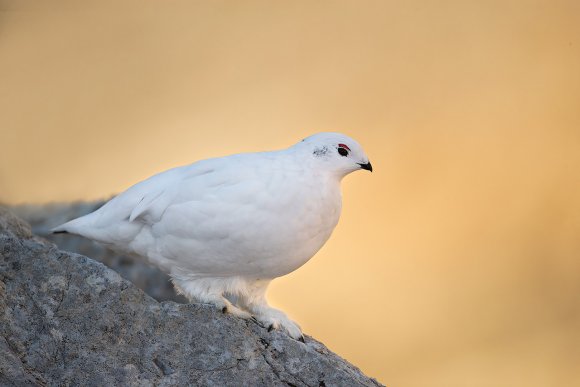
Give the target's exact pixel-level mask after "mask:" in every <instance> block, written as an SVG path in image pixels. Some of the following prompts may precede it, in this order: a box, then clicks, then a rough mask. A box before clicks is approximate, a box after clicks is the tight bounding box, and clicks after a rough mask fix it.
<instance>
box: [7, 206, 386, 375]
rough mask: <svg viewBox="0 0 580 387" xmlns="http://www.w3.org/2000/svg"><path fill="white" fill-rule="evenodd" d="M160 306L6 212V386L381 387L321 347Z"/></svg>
mask: <svg viewBox="0 0 580 387" xmlns="http://www.w3.org/2000/svg"><path fill="white" fill-rule="evenodd" d="M305 341H306V342H305V343H302V342H299V341H295V340H293V339H291V338H290V337H289V336H287V335H286V334H285V333H283V332H279V331H272V332H268V331H267V330H266V329H264V328H263V327H261V326H259V325H257V324H256V323H255V322H253V321H245V320H241V319H238V318H236V317H233V316H231V315H224V314H222V313H221V312H220V311H218V310H216V309H215V308H213V307H211V306H209V305H204V304H178V303H175V302H171V301H167V302H161V303H159V302H157V301H156V300H154V299H153V298H151V297H149V296H148V295H146V294H145V293H143V292H142V291H141V290H139V289H138V288H136V287H135V286H133V284H131V283H130V282H129V281H126V280H124V279H123V278H121V277H120V276H119V275H118V274H117V273H116V272H115V271H113V270H110V269H108V268H107V267H106V266H104V265H103V264H101V263H98V262H95V261H93V260H92V259H90V258H87V257H85V256H82V255H78V254H74V253H69V252H65V251H62V250H59V249H58V248H57V247H56V246H55V245H53V244H51V243H49V242H46V241H45V240H43V239H41V238H39V237H35V236H33V235H32V233H31V231H30V228H29V227H28V225H26V224H25V223H23V222H22V221H20V220H19V219H18V218H16V217H15V216H13V215H10V214H9V213H7V212H6V211H5V210H3V209H0V385H2V386H4V385H15V386H21V385H22V386H24V385H40V386H45V385H82V386H102V385H122V386H148V385H151V386H152V385H156V386H157V385H159V386H173V385H196V386H241V385H244V386H378V385H380V384H379V383H378V382H376V381H375V380H374V379H370V378H368V377H366V376H364V375H363V374H362V373H361V372H360V371H359V370H358V369H357V368H356V367H354V366H352V365H351V364H349V363H347V362H346V361H345V360H343V359H341V358H340V357H338V356H336V355H335V354H333V353H332V352H330V351H329V350H328V349H327V348H326V347H325V346H324V345H322V344H321V343H319V342H317V341H316V340H314V339H312V338H309V337H306V340H305Z"/></svg>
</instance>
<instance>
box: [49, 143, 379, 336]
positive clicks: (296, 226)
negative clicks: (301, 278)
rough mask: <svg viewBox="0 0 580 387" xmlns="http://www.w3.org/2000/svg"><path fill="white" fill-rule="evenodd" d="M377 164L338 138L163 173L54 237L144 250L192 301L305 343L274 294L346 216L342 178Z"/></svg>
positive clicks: (137, 251) (141, 252)
mask: <svg viewBox="0 0 580 387" xmlns="http://www.w3.org/2000/svg"><path fill="white" fill-rule="evenodd" d="M360 169H366V170H369V171H372V166H371V163H370V162H369V159H368V157H367V156H366V155H365V153H364V151H363V149H362V147H361V146H360V145H359V144H358V143H357V142H356V141H354V140H353V139H351V138H349V137H347V136H345V135H343V134H339V133H318V134H315V135H313V136H310V137H308V138H306V139H304V140H302V141H301V142H299V143H297V144H295V145H293V146H291V147H289V148H287V149H283V150H279V151H272V152H259V153H243V154H235V155H231V156H226V157H220V158H212V159H207V160H202V161H198V162H195V163H193V164H190V165H187V166H183V167H178V168H173V169H170V170H168V171H165V172H162V173H159V174H157V175H154V176H152V177H150V178H149V179H146V180H144V181H142V182H140V183H137V184H135V185H134V186H132V187H130V188H129V189H127V190H126V191H125V192H123V193H121V194H119V195H118V196H116V197H114V198H113V199H111V200H110V201H109V202H107V203H106V204H105V205H103V206H102V207H101V208H99V209H98V210H96V211H94V212H92V213H90V214H88V215H85V216H82V217H80V218H77V219H73V220H71V221H69V222H67V223H65V224H63V225H61V226H58V227H56V228H54V229H53V230H52V231H53V232H56V233H59V232H65V233H66V232H68V233H73V234H78V235H81V236H83V237H86V238H89V239H92V240H95V241H98V242H101V243H103V244H105V245H107V246H109V247H111V248H112V249H114V250H120V251H123V252H125V253H130V254H136V255H139V256H141V257H144V258H146V259H147V260H148V261H149V262H150V263H152V264H153V265H155V266H157V267H159V268H160V269H161V270H163V271H165V272H166V273H168V274H169V275H170V277H171V279H172V281H173V284H174V285H175V287H176V289H177V291H178V292H180V293H182V294H184V295H185V296H186V297H187V298H188V299H189V300H192V301H193V300H196V301H200V302H204V303H210V304H213V305H215V306H216V307H218V308H220V309H222V310H223V311H224V312H225V311H227V312H229V313H232V314H234V315H236V316H239V317H242V318H251V317H254V318H255V319H256V320H257V321H259V322H260V323H261V324H263V325H265V326H266V327H268V328H269V329H272V328H280V327H282V328H284V329H286V330H287V331H288V333H289V334H290V336H291V337H293V338H295V339H299V338H301V337H302V332H301V330H300V327H299V326H298V325H297V324H296V323H295V322H293V321H292V320H290V319H289V318H288V317H287V316H286V314H284V313H283V312H282V311H280V310H278V309H274V308H272V307H270V306H269V305H268V303H267V301H266V289H267V287H268V285H269V283H270V282H271V281H272V280H273V279H274V278H276V277H280V276H283V275H285V274H288V273H290V272H292V271H294V270H296V269H297V268H299V267H300V266H302V265H303V264H304V263H306V262H307V261H308V260H309V259H310V258H311V257H312V256H313V255H314V254H315V253H316V252H317V251H318V250H319V249H320V248H321V247H322V246H323V245H324V243H325V242H326V241H327V240H328V238H329V237H330V234H331V233H332V230H333V229H334V227H335V226H336V224H337V223H338V219H339V216H340V211H341V206H342V204H341V192H340V182H341V180H342V178H343V177H344V176H346V175H347V174H349V173H351V172H354V171H357V170H360Z"/></svg>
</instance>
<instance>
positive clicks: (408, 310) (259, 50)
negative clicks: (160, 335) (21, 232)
mask: <svg viewBox="0 0 580 387" xmlns="http://www.w3.org/2000/svg"><path fill="white" fill-rule="evenodd" d="M319 131H340V132H344V133H346V134H349V135H351V136H352V137H354V138H355V139H357V140H358V141H359V142H360V143H361V144H362V145H363V146H364V148H365V150H366V153H367V154H368V155H369V156H370V159H371V161H372V163H373V167H374V168H375V172H373V173H372V174H369V173H366V172H365V173H362V172H361V173H355V174H353V175H350V176H348V177H347V178H346V179H345V180H344V181H343V196H344V203H343V215H342V218H341V221H340V223H339V225H338V227H337V229H336V230H335V232H334V234H333V237H332V238H331V239H330V241H329V242H328V243H327V245H326V246H325V247H324V248H323V249H322V250H321V251H320V253H319V254H318V255H317V256H316V257H315V258H314V259H313V260H311V261H310V262H309V263H308V264H306V265H305V266H304V267H303V268H301V269H300V270H298V271H297V272H295V273H292V274H291V275H288V276H286V277H284V278H281V279H279V280H277V281H275V282H274V284H273V286H272V288H271V290H270V292H269V298H270V300H271V301H272V303H273V304H275V305H276V306H278V307H281V308H282V309H284V310H285V311H287V312H288V314H289V315H290V316H291V317H293V318H294V319H296V320H297V321H298V322H299V323H300V324H301V325H302V327H303V329H304V331H305V332H306V333H307V334H309V335H312V336H314V337H315V338H317V339H319V340H321V341H322V342H324V343H325V344H327V345H328V346H329V347H330V348H331V349H332V350H334V351H336V352H337V353H338V354H340V355H341V356H343V357H345V358H346V359H348V360H349V361H351V362H353V363H354V364H355V365H357V366H359V367H360V368H361V369H362V370H363V371H364V372H365V373H367V374H369V375H370V376H374V377H376V378H378V380H379V381H381V382H382V383H385V384H387V385H389V386H399V387H411V386H578V385H580V367H579V364H580V2H578V1H575V0H572V1H559V0H556V1H554V0H550V1H547V0H545V1H533V0H530V1H438V2H432V1H405V2H396V1H293V2H271V1H265V0H264V1H219V0H215V1H180V0H173V1H154V0H140V1H137V0H134V1H131V0H122V1H121V0H116V1H103V0H100V1H83V2H78V1H72V0H71V1H51V2H41V1H27V0H20V1H7V0H0V144H1V145H0V146H1V152H0V201H2V202H4V203H8V204H18V203H46V202H64V201H72V200H95V199H102V198H107V197H109V196H110V195H113V194H115V193H118V192H120V191H122V190H124V189H126V188H127V187H129V186H130V185H132V184H134V183H136V182H138V181H139V180H142V179H144V178H146V177H148V176H150V175H152V174H154V173H157V172H160V171H162V170H165V169H168V168H171V167H175V166H179V165H184V164H188V163H191V162H193V161H195V160H198V159H203V158H207V157H212V156H221V155H227V154H231V153H237V152H245V151H259V150H272V149H279V148H284V147H287V146H290V145H291V144H293V143H295V142H297V141H299V140H300V139H302V138H303V137H305V136H308V135H310V134H312V133H315V132H319Z"/></svg>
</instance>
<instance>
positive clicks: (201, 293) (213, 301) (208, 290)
mask: <svg viewBox="0 0 580 387" xmlns="http://www.w3.org/2000/svg"><path fill="white" fill-rule="evenodd" d="M172 282H173V285H174V286H175V289H176V290H177V293H179V294H183V295H184V296H185V297H187V299H188V300H189V301H190V302H195V301H197V302H202V303H204V304H210V305H214V306H215V307H216V308H218V309H219V310H221V311H222V312H224V313H231V314H233V315H234V316H237V317H240V318H243V319H249V318H252V315H251V314H250V313H248V312H246V311H244V310H242V309H240V308H238V307H237V306H235V305H234V304H232V303H231V302H230V301H229V300H228V299H226V298H225V297H224V296H223V293H222V292H221V290H219V289H213V287H212V286H211V282H209V281H207V280H204V279H200V280H180V279H177V278H172Z"/></svg>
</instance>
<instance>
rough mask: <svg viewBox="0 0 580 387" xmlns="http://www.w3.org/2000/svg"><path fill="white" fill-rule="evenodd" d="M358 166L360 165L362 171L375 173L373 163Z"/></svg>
mask: <svg viewBox="0 0 580 387" xmlns="http://www.w3.org/2000/svg"><path fill="white" fill-rule="evenodd" d="M358 165H360V167H361V168H362V169H366V170H367V171H371V172H372V171H373V166H372V165H371V162H370V161H369V162H368V163H366V164H361V163H358Z"/></svg>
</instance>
